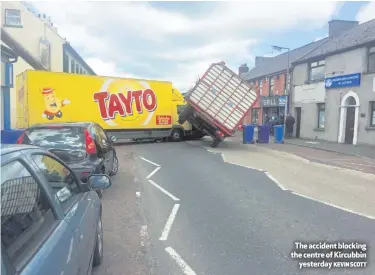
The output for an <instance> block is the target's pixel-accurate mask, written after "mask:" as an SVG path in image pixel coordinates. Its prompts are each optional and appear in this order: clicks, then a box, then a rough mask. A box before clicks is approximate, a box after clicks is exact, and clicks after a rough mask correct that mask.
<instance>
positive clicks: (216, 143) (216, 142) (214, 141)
mask: <svg viewBox="0 0 375 275" xmlns="http://www.w3.org/2000/svg"><path fill="white" fill-rule="evenodd" d="M220 142H221V140H220V139H218V138H215V139H214V140H213V141H212V143H211V147H212V148H216V147H217V146H218V145H219V144H220Z"/></svg>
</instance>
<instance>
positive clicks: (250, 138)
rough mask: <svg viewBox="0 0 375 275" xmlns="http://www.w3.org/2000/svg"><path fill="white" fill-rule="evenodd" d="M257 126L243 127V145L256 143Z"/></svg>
mask: <svg viewBox="0 0 375 275" xmlns="http://www.w3.org/2000/svg"><path fill="white" fill-rule="evenodd" d="M255 127H256V125H254V124H248V125H244V126H243V132H242V134H243V140H242V141H243V144H253V143H254V130H255Z"/></svg>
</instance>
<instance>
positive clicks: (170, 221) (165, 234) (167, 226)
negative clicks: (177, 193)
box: [159, 204, 180, 241]
mask: <svg viewBox="0 0 375 275" xmlns="http://www.w3.org/2000/svg"><path fill="white" fill-rule="evenodd" d="M179 208H180V205H179V204H175V205H174V206H173V208H172V212H171V214H170V215H169V218H168V220H167V223H166V224H165V226H164V230H163V233H162V234H161V237H160V239H159V241H166V240H167V239H168V235H169V231H171V228H172V225H173V222H174V219H175V218H176V214H177V211H178V209H179Z"/></svg>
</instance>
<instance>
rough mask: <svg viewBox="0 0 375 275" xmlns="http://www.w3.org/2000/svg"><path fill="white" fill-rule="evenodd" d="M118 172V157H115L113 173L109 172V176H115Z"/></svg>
mask: <svg viewBox="0 0 375 275" xmlns="http://www.w3.org/2000/svg"><path fill="white" fill-rule="evenodd" d="M117 172H118V158H117V156H116V155H115V156H114V158H113V166H112V170H111V172H109V175H110V176H114V175H116V174H117Z"/></svg>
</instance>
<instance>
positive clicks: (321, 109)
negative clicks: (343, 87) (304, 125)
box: [317, 103, 326, 129]
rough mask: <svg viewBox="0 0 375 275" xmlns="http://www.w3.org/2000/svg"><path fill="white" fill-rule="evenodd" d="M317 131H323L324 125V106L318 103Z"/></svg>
mask: <svg viewBox="0 0 375 275" xmlns="http://www.w3.org/2000/svg"><path fill="white" fill-rule="evenodd" d="M317 106H318V129H324V123H325V118H326V104H325V103H318V104H317Z"/></svg>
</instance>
